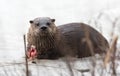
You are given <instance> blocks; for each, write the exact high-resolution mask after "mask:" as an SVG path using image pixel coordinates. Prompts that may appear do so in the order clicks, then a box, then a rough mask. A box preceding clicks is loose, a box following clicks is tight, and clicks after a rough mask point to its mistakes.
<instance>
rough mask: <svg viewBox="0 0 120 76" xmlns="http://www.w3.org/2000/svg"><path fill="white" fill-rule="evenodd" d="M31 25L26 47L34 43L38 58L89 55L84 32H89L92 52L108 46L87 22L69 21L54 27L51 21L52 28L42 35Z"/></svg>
mask: <svg viewBox="0 0 120 76" xmlns="http://www.w3.org/2000/svg"><path fill="white" fill-rule="evenodd" d="M49 19H50V18H49ZM38 21H39V20H38ZM33 25H34V24H31V27H30V28H29V32H28V49H29V48H30V46H31V45H35V46H36V49H37V51H38V55H37V57H38V58H40V59H42V58H43V59H44V58H46V59H56V58H59V57H63V56H72V57H78V58H83V57H88V56H91V55H92V54H91V51H90V48H89V45H88V44H87V40H86V32H87V33H88V34H89V40H90V41H91V42H92V49H93V51H94V53H99V54H101V53H105V51H106V49H107V48H108V47H109V45H108V42H107V40H106V39H105V38H104V37H103V36H102V35H101V34H100V33H99V32H98V31H96V30H95V29H93V28H92V27H90V26H89V25H87V24H83V23H69V24H65V25H61V26H58V27H56V26H55V24H54V22H52V23H51V25H50V26H49V27H48V29H49V28H50V29H52V30H47V33H45V35H44V34H43V35H42V33H41V32H38V33H36V31H35V29H36V28H34V27H33ZM49 32H50V33H49Z"/></svg>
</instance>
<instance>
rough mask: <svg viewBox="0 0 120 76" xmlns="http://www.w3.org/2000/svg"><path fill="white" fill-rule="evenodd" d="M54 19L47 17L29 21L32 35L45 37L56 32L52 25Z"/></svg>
mask: <svg viewBox="0 0 120 76" xmlns="http://www.w3.org/2000/svg"><path fill="white" fill-rule="evenodd" d="M54 22H55V19H51V18H49V17H38V18H35V19H34V20H30V24H31V28H32V32H34V35H40V36H47V35H52V34H54V33H55V32H56V26H55V24H54Z"/></svg>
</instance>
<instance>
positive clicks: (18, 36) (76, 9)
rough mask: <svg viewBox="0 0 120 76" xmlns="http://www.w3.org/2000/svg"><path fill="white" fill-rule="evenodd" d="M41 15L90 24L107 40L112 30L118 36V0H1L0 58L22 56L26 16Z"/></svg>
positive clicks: (119, 26)
mask: <svg viewBox="0 0 120 76" xmlns="http://www.w3.org/2000/svg"><path fill="white" fill-rule="evenodd" d="M44 16H45V17H46V16H47V17H51V18H55V19H56V25H57V26H58V25H61V24H65V23H70V22H84V23H86V24H90V25H91V26H93V27H94V28H96V29H97V30H98V31H100V32H101V33H102V34H103V35H104V36H105V37H106V38H107V40H108V41H110V38H111V31H113V30H114V35H118V36H120V0H0V60H1V61H0V62H3V61H10V60H11V59H12V60H16V59H18V58H22V57H24V45H23V44H24V43H23V34H25V33H26V32H27V30H28V27H29V20H32V19H34V18H36V17H44ZM114 23H115V26H113V24H114ZM113 28H114V29H113ZM118 43H119V42H118Z"/></svg>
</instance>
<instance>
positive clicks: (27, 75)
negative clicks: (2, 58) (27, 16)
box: [23, 35, 29, 76]
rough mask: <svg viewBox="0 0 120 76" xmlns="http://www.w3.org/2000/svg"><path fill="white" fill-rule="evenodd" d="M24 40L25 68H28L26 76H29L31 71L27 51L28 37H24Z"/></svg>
mask: <svg viewBox="0 0 120 76" xmlns="http://www.w3.org/2000/svg"><path fill="white" fill-rule="evenodd" d="M23 38H24V48H25V63H26V64H25V66H26V76H29V71H28V61H27V50H26V36H25V35H24V36H23Z"/></svg>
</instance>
